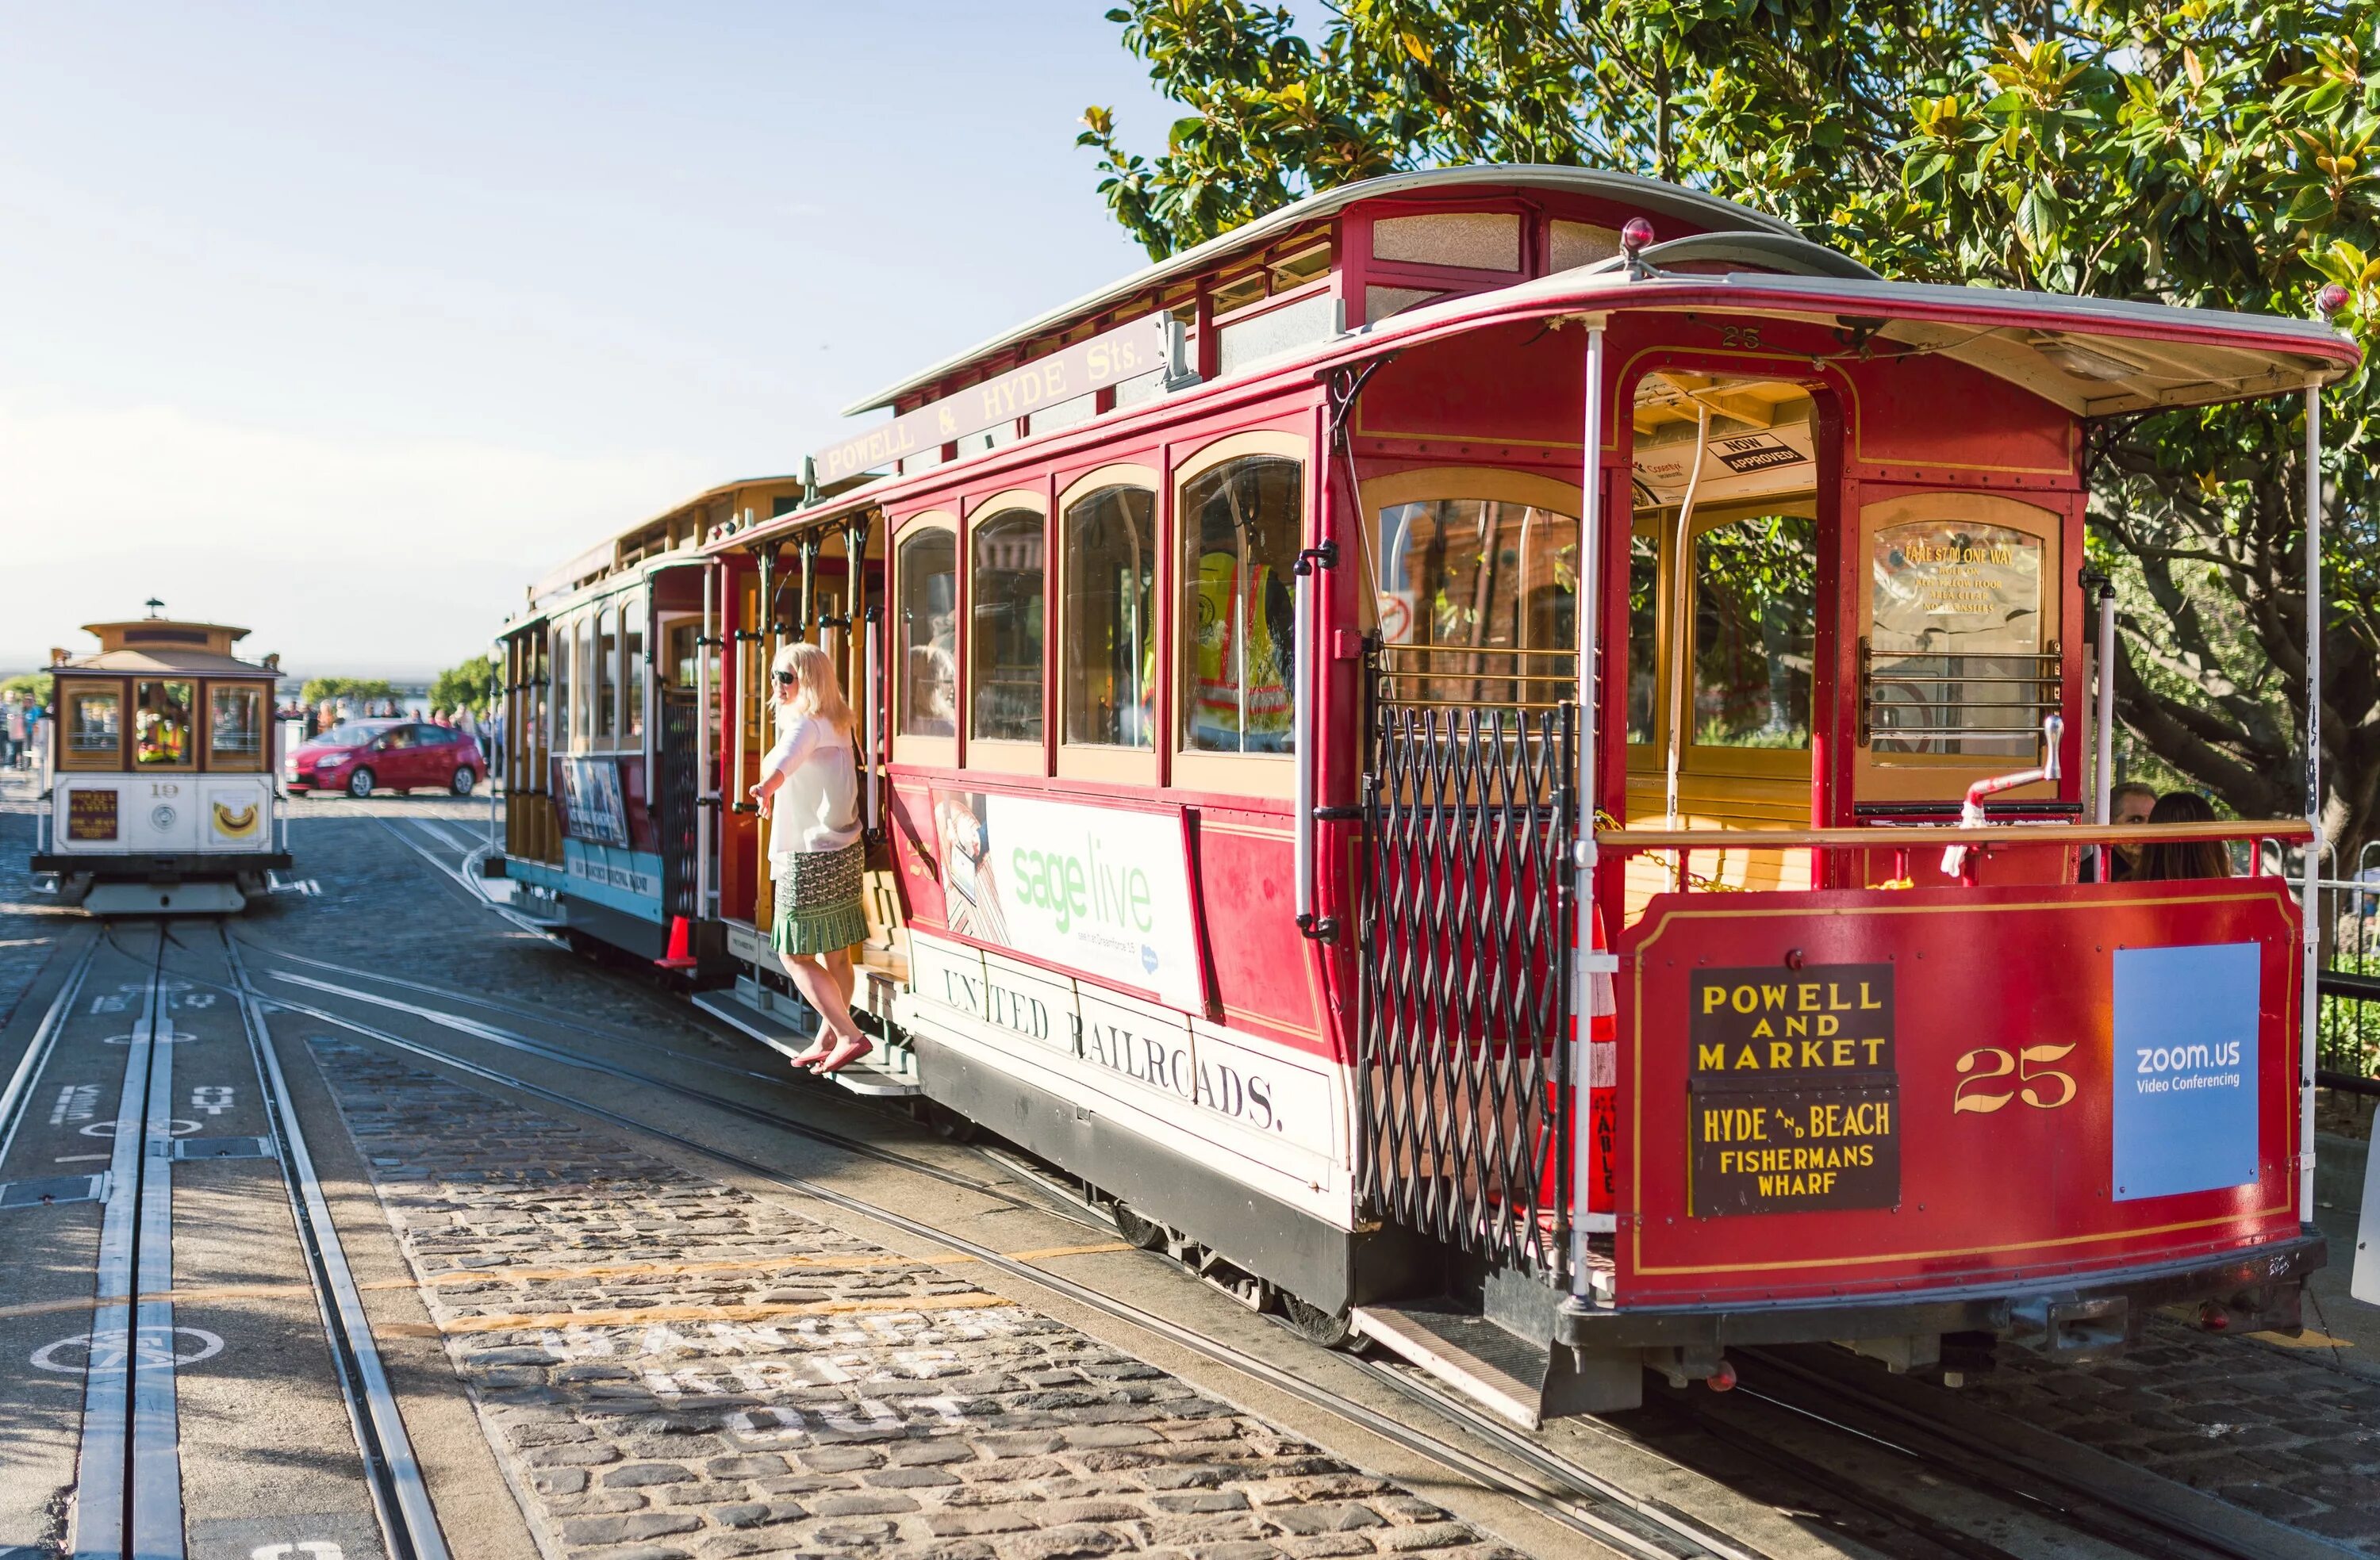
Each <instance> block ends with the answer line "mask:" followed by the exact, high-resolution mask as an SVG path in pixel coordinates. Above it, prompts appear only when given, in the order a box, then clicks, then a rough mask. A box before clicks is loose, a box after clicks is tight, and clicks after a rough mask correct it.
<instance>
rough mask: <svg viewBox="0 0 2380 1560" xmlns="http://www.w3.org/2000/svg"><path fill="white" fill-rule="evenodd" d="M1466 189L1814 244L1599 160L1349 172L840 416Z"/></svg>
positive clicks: (1711, 198) (1770, 222)
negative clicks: (1366, 219) (1381, 213)
mask: <svg viewBox="0 0 2380 1560" xmlns="http://www.w3.org/2000/svg"><path fill="white" fill-rule="evenodd" d="M1465 189H1480V190H1504V189H1516V190H1519V189H1545V190H1560V191H1561V192H1563V193H1565V194H1570V195H1585V196H1593V197H1597V198H1599V199H1602V200H1609V201H1611V202H1612V203H1613V204H1615V205H1619V206H1624V207H1626V208H1628V209H1629V210H1630V211H1632V212H1643V213H1645V215H1646V216H1647V217H1649V218H1650V219H1651V220H1653V221H1654V222H1656V223H1658V222H1659V221H1661V220H1662V219H1663V218H1665V217H1667V218H1670V219H1671V220H1673V221H1675V222H1678V223H1680V224H1692V225H1694V226H1695V227H1698V228H1700V227H1712V228H1718V229H1721V230H1725V231H1729V232H1734V233H1740V232H1746V231H1750V232H1760V233H1766V234H1775V235H1778V236H1783V237H1787V238H1792V239H1796V240H1798V241H1800V242H1801V243H1803V244H1805V245H1809V247H1810V248H1818V246H1816V245H1814V244H1809V241H1808V240H1807V239H1804V238H1803V237H1802V236H1801V231H1800V230H1799V229H1798V228H1796V227H1794V226H1793V224H1791V223H1789V222H1786V221H1784V220H1783V219H1781V218H1779V217H1773V216H1770V215H1769V214H1768V213H1767V212H1756V211H1754V210H1753V209H1752V208H1751V207H1749V206H1739V205H1737V204H1736V203H1735V202H1734V201H1732V200H1720V199H1719V198H1718V196H1716V195H1706V194H1704V193H1703V192H1702V191H1700V190H1697V189H1687V188H1685V187H1682V186H1680V185H1674V184H1664V183H1662V182H1661V181H1660V180H1658V179H1648V178H1644V177H1641V176H1639V175H1635V174H1621V173H1609V172H1606V171H1604V170H1602V169H1599V168H1565V167H1560V166H1556V165H1554V164H1551V163H1487V164H1482V165H1479V166H1475V167H1467V168H1431V169H1427V170H1425V171H1423V172H1420V173H1412V174H1385V175H1381V176H1379V177H1378V178H1368V179H1358V180H1356V181H1355V182H1354V183H1353V184H1342V185H1340V186H1339V187H1336V188H1333V189H1326V190H1324V191H1322V192H1321V193H1320V194H1318V195H1309V196H1307V197H1306V198H1305V200H1299V201H1296V202H1295V203H1293V204H1292V205H1287V206H1283V207H1281V209H1280V210H1279V211H1274V212H1266V213H1265V214H1264V215H1263V216H1260V217H1257V218H1256V219H1254V220H1253V221H1250V222H1246V223H1243V224H1240V225H1239V226H1237V227H1235V228H1233V229H1232V230H1231V231H1230V232H1229V233H1224V234H1219V235H1217V236H1215V237H1212V238H1209V239H1208V240H1207V241H1206V242H1205V243H1203V244H1200V245H1197V246H1196V247H1194V248H1187V249H1184V250H1183V251H1182V252H1181V253H1180V254H1178V255H1172V256H1169V257H1167V258H1166V259H1164V260H1159V261H1158V262H1156V263H1155V264H1154V265H1149V266H1146V267H1144V268H1142V269H1141V270H1139V271H1135V272H1133V273H1132V274H1131V275H1129V276H1126V277H1124V278H1123V280H1121V281H1118V282H1112V283H1110V284H1108V285H1106V286H1104V287H1101V288H1099V289H1098V290H1096V291H1094V292H1089V293H1086V294H1084V295H1083V296H1081V297H1078V298H1076V299H1075V300H1074V301H1073V302H1072V303H1066V304H1061V305H1060V306H1059V307H1057V308H1053V309H1050V311H1049V312H1048V313H1046V314H1041V315H1037V316H1036V317H1034V318H1033V319H1031V320H1026V321H1025V323H1023V324H1021V325H1018V326H1016V327H1015V328H1014V329H1013V330H1008V331H1003V332H1002V333H1000V334H998V335H996V336H993V337H992V338H990V340H988V341H985V342H981V343H978V344H977V345H974V346H971V347H969V348H967V349H966V350H965V352H960V353H954V354H953V355H952V356H951V357H945V358H943V359H942V360H941V362H939V363H937V364H935V365H934V366H933V367H931V368H929V369H924V370H923V371H921V372H918V373H915V374H911V375H909V376H908V377H906V378H905V379H902V380H899V381H895V382H893V383H892V384H889V385H886V386H885V387H884V388H883V389H881V390H879V391H877V392H875V393H873V394H869V395H866V396H863V397H861V398H860V399H859V400H857V401H855V402H853V403H852V404H851V405H848V406H845V407H844V409H843V415H844V417H856V416H857V415H858V414H859V413H861V412H872V411H874V410H876V409H877V408H878V407H880V406H890V405H893V404H894V403H895V402H897V401H899V400H900V399H901V398H902V397H903V396H905V395H909V394H913V393H916V392H917V391H920V390H924V389H926V388H928V387H929V386H930V385H933V384H934V383H936V382H938V381H941V380H942V379H945V378H947V377H948V376H949V375H951V374H953V373H955V372H957V371H958V370H959V369H964V368H965V367H966V366H967V365H969V364H971V363H975V362H978V361H980V360H982V359H984V358H987V357H993V356H996V355H997V354H1000V353H1002V352H1005V351H1007V350H1008V349H1009V348H1011V347H1014V346H1018V345H1023V344H1024V343H1026V342H1029V341H1032V340H1034V339H1035V338H1037V337H1040V336H1046V335H1048V334H1049V333H1050V332H1052V331H1055V330H1058V329H1060V328H1061V327H1062V326H1065V325H1068V324H1071V323H1074V322H1075V321H1078V320H1084V319H1087V318H1089V317H1091V316H1094V315H1097V314H1099V313H1101V312H1103V311H1105V310H1107V309H1109V308H1112V307H1114V306H1116V305H1118V304H1122V303H1125V302H1128V301H1130V300H1131V299H1132V298H1133V297H1135V296H1138V295H1141V294H1144V293H1147V292H1150V291H1152V290H1155V289H1159V288H1162V287H1164V286H1166V285H1168V284H1172V283H1175V282H1180V281H1183V280H1184V279H1186V278H1190V277H1194V276H1196V275H1198V274H1199V273H1200V272H1205V271H1208V270H1210V269H1212V268H1213V267H1215V266H1217V265H1219V264H1220V263H1221V262H1223V261H1224V260H1228V259H1230V258H1231V257H1233V256H1234V255H1237V254H1239V253H1241V252H1242V251H1244V250H1253V249H1260V248H1264V247H1265V245H1266V244H1267V243H1269V242H1270V241H1271V240H1272V239H1274V238H1276V237H1281V236H1286V235H1287V234H1289V233H1290V232H1291V231H1293V229H1295V228H1298V227H1302V226H1304V225H1305V224H1308V223H1312V222H1315V221H1318V220H1319V219H1322V218H1325V217H1330V216H1335V215H1337V214H1338V213H1339V212H1342V211H1344V210H1346V209H1347V208H1348V207H1349V206H1352V205H1354V204H1355V203H1356V202H1357V201H1359V200H1394V199H1396V198H1398V197H1400V196H1414V195H1441V194H1446V193H1450V192H1454V191H1461V190H1465ZM1828 252H1829V253H1831V252H1832V251H1828ZM1839 258H1840V259H1841V260H1843V261H1844V263H1846V264H1850V265H1854V266H1859V270H1860V272H1862V273H1863V274H1867V275H1873V274H1874V272H1869V271H1868V270H1867V268H1866V267H1865V266H1860V265H1859V262H1858V261H1857V260H1851V259H1850V257H1848V256H1840V257H1839Z"/></svg>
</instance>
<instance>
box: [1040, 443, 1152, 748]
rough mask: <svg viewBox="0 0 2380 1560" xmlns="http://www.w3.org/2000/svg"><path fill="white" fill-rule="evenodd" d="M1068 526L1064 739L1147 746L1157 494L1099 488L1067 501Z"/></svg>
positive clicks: (1149, 739) (1063, 652)
mask: <svg viewBox="0 0 2380 1560" xmlns="http://www.w3.org/2000/svg"><path fill="white" fill-rule="evenodd" d="M1064 525H1065V574H1064V580H1063V585H1064V590H1063V594H1062V600H1063V603H1064V611H1065V623H1066V627H1065V633H1064V636H1063V643H1062V647H1061V650H1060V654H1061V656H1062V658H1063V662H1064V676H1065V729H1064V732H1063V736H1064V740H1065V741H1067V742H1069V743H1081V744H1091V745H1093V746H1099V747H1128V748H1139V749H1142V750H1144V751H1145V750H1147V749H1148V748H1149V747H1151V746H1152V745H1153V740H1152V739H1153V733H1152V732H1151V730H1150V725H1149V722H1150V718H1151V715H1152V713H1153V706H1152V705H1151V702H1150V700H1151V696H1152V693H1153V684H1154V683H1155V680H1156V679H1155V673H1156V656H1157V626H1156V624H1157V596H1156V592H1157V495H1156V494H1155V493H1154V492H1151V491H1150V490H1147V489H1146V488H1135V487H1125V486H1115V487H1104V488H1100V489H1099V490H1097V491H1095V492H1092V493H1089V494H1087V495H1086V496H1085V497H1082V498H1079V499H1077V500H1075V502H1073V503H1071V504H1069V505H1067V507H1066V513H1065V520H1064Z"/></svg>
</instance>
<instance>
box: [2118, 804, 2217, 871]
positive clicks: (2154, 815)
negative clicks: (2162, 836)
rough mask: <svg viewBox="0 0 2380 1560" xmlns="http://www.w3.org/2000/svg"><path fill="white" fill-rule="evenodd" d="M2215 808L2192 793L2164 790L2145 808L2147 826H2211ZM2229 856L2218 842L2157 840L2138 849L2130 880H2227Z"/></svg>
mask: <svg viewBox="0 0 2380 1560" xmlns="http://www.w3.org/2000/svg"><path fill="white" fill-rule="evenodd" d="M2214 821H2215V809H2214V808H2213V807H2212V806H2209V805H2208V804H2207V801H2206V798H2205V797H2204V796H2201V795H2200V794H2198V792H2194V791H2168V792H2166V793H2165V794H2164V795H2162V796H2160V797H2158V798H2157V801H2156V805H2155V806H2154V807H2152V808H2150V809H2149V822H2151V823H2213V822H2214ZM2230 876H2231V853H2230V852H2229V851H2228V849H2226V848H2225V847H2224V844H2223V841H2222V840H2152V841H2151V842H2150V843H2148V844H2146V845H2143V846H2142V847H2141V859H2140V865H2138V866H2135V867H2134V868H2133V869H2132V874H2131V881H2133V882H2135V883H2143V882H2171V881H2174V880H2175V879H2178V878H2183V877H2230Z"/></svg>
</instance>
